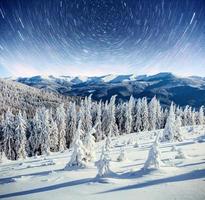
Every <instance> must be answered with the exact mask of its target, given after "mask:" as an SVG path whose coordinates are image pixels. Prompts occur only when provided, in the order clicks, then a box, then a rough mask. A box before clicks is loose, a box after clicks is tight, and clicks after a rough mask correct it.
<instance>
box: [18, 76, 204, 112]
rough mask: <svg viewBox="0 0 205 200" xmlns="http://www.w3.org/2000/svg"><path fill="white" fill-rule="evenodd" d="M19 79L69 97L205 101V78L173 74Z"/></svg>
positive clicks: (197, 103)
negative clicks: (155, 97) (155, 98)
mask: <svg viewBox="0 0 205 200" xmlns="http://www.w3.org/2000/svg"><path fill="white" fill-rule="evenodd" d="M15 80H16V81H17V82H21V83H23V84H26V85H29V86H32V87H36V88H39V89H43V90H46V91H52V92H56V93H59V94H63V95H65V96H70V95H71V96H88V95H89V94H92V98H93V99H94V100H103V101H106V100H109V99H110V97H111V96H112V95H114V94H116V95H117V100H118V101H120V100H123V101H124V100H128V99H129V97H130V96H131V95H132V96H133V97H135V98H142V97H144V96H146V97H147V98H148V100H150V99H151V98H152V97H153V96H155V95H156V96H157V98H158V99H159V100H160V102H161V103H162V104H163V105H165V106H166V105H170V103H171V101H174V102H175V103H176V104H177V105H180V106H185V105H190V106H193V107H195V108H199V107H200V106H201V105H203V104H204V102H205V78H202V77H178V76H175V75H173V74H171V73H160V74H156V75H153V76H146V75H142V76H136V75H133V74H132V75H106V76H99V77H80V76H79V77H71V76H60V77H54V76H48V77H42V76H35V77H29V78H28V77H25V78H17V79H15Z"/></svg>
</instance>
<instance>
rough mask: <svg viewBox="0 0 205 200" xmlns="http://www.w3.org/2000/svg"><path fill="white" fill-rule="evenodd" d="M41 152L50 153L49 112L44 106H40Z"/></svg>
mask: <svg viewBox="0 0 205 200" xmlns="http://www.w3.org/2000/svg"><path fill="white" fill-rule="evenodd" d="M40 147H41V154H45V155H49V154H50V124H49V112H48V110H47V109H46V108H42V113H41V145H40Z"/></svg>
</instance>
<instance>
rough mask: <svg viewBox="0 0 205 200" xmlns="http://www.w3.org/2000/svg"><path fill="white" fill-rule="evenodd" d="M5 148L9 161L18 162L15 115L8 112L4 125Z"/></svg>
mask: <svg viewBox="0 0 205 200" xmlns="http://www.w3.org/2000/svg"><path fill="white" fill-rule="evenodd" d="M2 131H3V147H4V153H5V155H6V157H7V158H8V159H9V160H16V158H17V154H16V151H15V145H16V144H15V139H14V138H15V123H14V115H13V114H12V112H11V111H10V109H8V110H7V112H6V115H5V120H4V124H3V129H2Z"/></svg>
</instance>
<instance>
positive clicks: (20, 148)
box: [14, 111, 27, 159]
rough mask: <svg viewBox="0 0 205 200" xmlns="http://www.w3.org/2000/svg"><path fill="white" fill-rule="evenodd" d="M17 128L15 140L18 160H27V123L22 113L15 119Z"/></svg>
mask: <svg viewBox="0 0 205 200" xmlns="http://www.w3.org/2000/svg"><path fill="white" fill-rule="evenodd" d="M15 126H16V129H15V135H14V139H15V151H16V159H19V158H26V154H27V153H26V121H25V120H24V118H23V116H22V114H21V112H20V111H19V113H18V114H17V116H16V117H15Z"/></svg>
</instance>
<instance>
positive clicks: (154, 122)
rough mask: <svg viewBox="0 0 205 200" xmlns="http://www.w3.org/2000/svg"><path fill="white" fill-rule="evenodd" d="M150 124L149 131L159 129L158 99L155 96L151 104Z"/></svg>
mask: <svg viewBox="0 0 205 200" xmlns="http://www.w3.org/2000/svg"><path fill="white" fill-rule="evenodd" d="M149 123H150V127H149V129H150V130H155V129H156V127H157V99H156V97H155V96H154V97H153V98H152V100H151V101H150V103H149Z"/></svg>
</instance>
